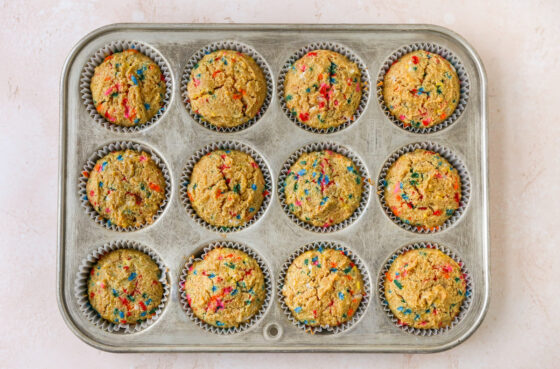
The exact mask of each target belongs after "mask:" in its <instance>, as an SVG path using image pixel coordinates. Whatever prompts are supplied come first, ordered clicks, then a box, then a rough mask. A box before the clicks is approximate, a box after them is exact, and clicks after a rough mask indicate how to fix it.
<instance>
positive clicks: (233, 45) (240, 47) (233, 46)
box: [181, 40, 274, 133]
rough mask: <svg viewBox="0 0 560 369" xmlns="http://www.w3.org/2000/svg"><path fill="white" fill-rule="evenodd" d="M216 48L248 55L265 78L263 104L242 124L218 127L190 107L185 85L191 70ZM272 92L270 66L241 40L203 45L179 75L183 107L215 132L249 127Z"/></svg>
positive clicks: (187, 82)
mask: <svg viewBox="0 0 560 369" xmlns="http://www.w3.org/2000/svg"><path fill="white" fill-rule="evenodd" d="M218 50H234V51H238V52H241V53H243V54H246V55H249V56H250V57H251V58H253V60H254V61H255V62H256V63H257V65H258V66H259V67H260V68H261V70H262V72H263V75H264V78H265V80H266V97H265V99H264V101H263V104H262V106H261V108H260V109H259V111H258V113H257V115H255V116H254V117H253V118H251V119H249V120H248V121H247V122H245V123H243V124H240V125H238V126H235V127H218V126H216V125H214V124H212V123H210V122H208V121H206V120H205V119H204V118H203V117H202V116H201V115H200V114H197V113H195V112H194V111H193V110H192V108H191V103H190V99H189V95H188V91H187V87H188V84H189V80H190V77H191V72H192V70H193V68H194V66H195V65H196V64H197V63H198V62H199V61H200V60H201V59H202V58H203V57H204V56H205V55H208V54H210V53H212V52H214V51H218ZM273 93H274V85H273V82H272V72H271V71H270V67H269V66H268V64H267V63H266V61H265V60H264V58H263V57H262V56H261V55H260V54H259V53H258V52H257V51H256V50H255V49H253V48H252V47H251V46H249V45H246V44H244V43H241V42H238V41H233V40H227V41H218V42H213V43H211V44H209V45H206V46H204V47H203V48H202V49H200V50H198V51H197V52H196V53H194V55H193V56H191V58H190V59H189V61H188V62H187V65H186V66H185V70H184V71H183V75H182V77H181V97H182V99H183V102H184V103H185V107H186V108H187V111H188V112H189V114H190V116H191V117H192V118H193V119H194V120H195V121H196V122H197V123H198V124H200V125H202V126H203V127H206V128H208V129H210V130H212V131H215V132H226V133H231V132H239V131H242V130H244V129H247V128H249V127H251V126H252V125H253V124H255V123H256V122H257V121H258V120H259V119H261V117H262V116H263V115H264V113H265V112H266V111H267V109H268V107H269V106H270V102H271V101H272V95H273Z"/></svg>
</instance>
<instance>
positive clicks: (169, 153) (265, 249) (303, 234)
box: [57, 24, 490, 353]
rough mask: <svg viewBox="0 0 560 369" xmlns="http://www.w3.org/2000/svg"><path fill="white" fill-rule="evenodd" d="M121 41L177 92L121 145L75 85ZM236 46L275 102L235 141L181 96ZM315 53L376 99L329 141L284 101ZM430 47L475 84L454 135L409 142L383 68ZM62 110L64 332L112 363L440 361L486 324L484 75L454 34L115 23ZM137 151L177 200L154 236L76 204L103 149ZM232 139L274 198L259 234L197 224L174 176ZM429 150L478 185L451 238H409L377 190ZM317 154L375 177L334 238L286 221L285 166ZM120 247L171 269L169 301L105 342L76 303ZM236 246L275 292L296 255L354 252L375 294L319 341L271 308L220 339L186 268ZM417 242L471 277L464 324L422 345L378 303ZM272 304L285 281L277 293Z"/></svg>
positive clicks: (73, 69)
mask: <svg viewBox="0 0 560 369" xmlns="http://www.w3.org/2000/svg"><path fill="white" fill-rule="evenodd" d="M115 40H132V41H141V42H143V43H146V44H147V45H150V46H151V47H153V48H154V49H155V50H157V51H158V52H159V53H161V55H162V56H163V58H164V59H165V61H166V62H167V63H168V64H169V66H170V68H171V74H172V80H173V91H171V101H170V103H169V107H168V109H167V110H166V111H165V112H164V114H163V116H162V117H161V118H160V119H159V121H158V122H156V123H155V124H153V125H151V126H150V127H148V128H146V129H144V130H140V131H138V132H132V133H119V132H114V131H112V130H110V129H107V128H105V127H103V126H102V125H99V124H97V123H95V121H94V120H93V119H92V118H91V116H90V114H89V113H88V112H87V109H86V107H85V105H84V104H83V101H82V97H81V95H80V75H81V73H82V70H83V68H84V65H86V63H87V62H88V61H89V59H90V58H91V56H92V55H93V54H94V53H95V52H96V51H97V50H99V49H101V48H102V47H103V46H104V45H106V44H108V43H110V42H112V41H115ZM223 40H234V41H238V42H241V43H243V44H246V45H249V46H250V47H252V48H254V49H255V50H256V51H257V52H258V53H259V54H260V55H262V57H263V58H264V60H265V61H266V63H267V64H268V65H269V66H270V70H271V71H272V78H273V83H274V89H273V90H274V95H273V96H272V101H271V103H270V106H269V107H268V109H267V110H266V111H265V112H264V114H263V115H262V117H261V119H259V120H258V121H257V122H256V123H255V124H253V125H252V126H250V127H249V128H247V129H244V130H241V131H239V132H233V133H227V132H216V131H212V130H209V129H207V128H205V127H204V126H202V125H201V124H199V123H197V122H196V121H195V120H193V118H192V117H191V116H190V115H189V113H188V111H187V109H186V107H185V103H184V101H183V98H182V96H181V91H180V81H181V78H182V74H183V71H184V70H185V66H186V63H187V62H188V61H189V59H190V58H191V56H192V55H193V54H194V53H196V52H197V51H199V50H200V49H201V48H203V47H204V46H205V45H208V44H211V43H213V42H217V41H223ZM315 42H331V43H334V44H339V45H343V46H345V47H346V48H348V49H349V50H351V51H352V52H353V53H355V54H356V55H357V56H358V57H359V58H360V59H361V60H362V61H363V62H364V63H365V64H366V67H367V69H368V74H369V83H370V86H369V98H368V103H367V105H366V107H365V109H364V111H363V113H362V114H361V116H360V117H359V118H358V119H357V120H356V121H355V122H353V123H352V124H350V125H349V126H348V127H347V128H345V129H342V130H340V131H338V132H335V133H328V134H325V133H313V132H309V131H306V130H304V129H302V128H300V127H298V126H297V125H296V124H294V123H293V122H292V121H291V120H290V119H289V118H288V117H287V116H286V115H285V114H284V112H283V111H282V109H281V106H280V105H281V104H280V102H279V97H278V95H277V84H278V76H279V73H280V71H281V69H282V67H283V65H284V64H285V62H286V61H287V60H288V59H289V58H290V57H291V56H292V55H293V54H294V52H296V51H297V50H299V49H301V48H302V47H305V46H306V45H309V44H311V43H315ZM418 42H429V43H434V44H437V45H440V46H442V47H444V48H446V49H448V50H450V51H451V52H452V53H453V54H454V55H455V56H457V57H458V58H459V59H460V61H461V62H462V64H463V66H464V68H465V70H466V72H467V74H468V77H469V84H470V96H469V101H468V104H467V105H466V107H465V110H464V112H463V113H462V114H461V116H460V117H459V118H458V120H457V121H456V122H455V123H454V124H452V125H450V126H449V127H447V128H445V129H442V130H440V131H438V132H435V133H430V134H420V133H413V132H409V131H405V130H403V129H401V128H399V127H397V126H396V125H395V124H394V123H392V122H391V121H390V120H389V119H388V118H387V116H386V115H385V114H384V112H383V110H382V107H381V106H380V105H379V103H378V101H377V96H376V86H375V85H373V86H372V85H371V84H372V83H373V84H375V81H376V79H377V76H378V74H379V72H380V69H381V67H382V65H383V63H384V62H385V61H386V60H387V58H388V57H389V56H390V55H391V54H392V53H393V52H394V51H395V50H397V49H399V48H400V47H402V46H405V45H410V44H414V43H418ZM60 87H61V100H60V155H59V158H60V163H59V202H58V218H59V228H58V258H57V296H58V304H59V308H60V311H61V313H62V315H63V317H64V320H65V321H66V323H67V325H68V327H69V328H70V329H71V330H72V331H73V332H74V333H75V334H76V335H77V336H78V337H79V338H80V339H82V340H83V341H85V342H86V343H88V344H90V345H92V346H94V347H96V348H99V349H102V350H107V351H114V352H148V351H152V352H155V351H161V352H189V351H191V352H192V351H195V352H196V351H198V352H200V351H215V352H254V351H281V352H289V351H293V352H318V351H322V352H410V353H415V352H434V351H441V350H445V349H449V348H451V347H454V346H455V345H457V344H459V343H461V342H463V341H464V340H465V339H467V338H468V337H469V336H470V335H471V334H472V333H473V332H474V331H475V330H476V328H477V327H478V326H479V325H480V323H481V321H482V320H483V318H484V315H485V313H486V310H487V307H488V301H489V294H490V286H489V278H490V271H489V233H488V208H489V207H488V173H487V113H486V111H487V108H486V104H487V102H486V93H487V92H486V76H485V72H484V67H483V66H482V63H481V61H480V59H479V57H478V56H477V54H476V52H475V51H474V50H473V49H472V47H471V46H470V45H469V44H468V43H467V42H466V41H465V40H464V39H463V38H462V37H460V36H459V35H457V34H455V33H454V32H452V31H449V30H447V29H444V28H441V27H437V26H432V25H196V24H115V25H110V26H106V27H103V28H100V29H98V30H96V31H94V32H92V33H90V34H89V35H87V36H86V37H84V38H83V39H82V40H81V41H80V42H79V43H78V44H77V45H76V46H75V47H74V49H73V50H72V52H71V53H70V55H69V57H68V59H67V60H66V63H65V65H64V70H63V72H62V79H61V86H60ZM123 140H126V141H132V142H138V143H141V144H143V145H146V146H148V147H150V148H152V149H154V150H155V151H156V152H157V153H158V154H159V155H160V156H161V158H162V159H163V160H164V162H165V163H166V165H167V167H168V168H169V171H170V174H171V187H172V188H171V199H170V202H169V203H168V204H167V206H166V208H165V210H164V212H163V214H162V215H161V216H160V217H159V218H158V219H157V220H156V221H155V223H154V224H152V225H149V226H147V227H144V228H142V229H140V230H137V231H133V232H117V231H114V230H110V229H107V228H104V227H101V226H100V225H98V224H96V223H95V222H94V221H92V219H91V218H90V217H89V215H88V214H87V213H86V211H84V209H83V208H82V206H81V199H80V197H79V194H78V182H79V176H80V175H81V173H80V172H81V170H82V167H83V165H84V163H85V162H86V161H87V159H88V158H89V157H90V156H91V154H92V153H93V152H94V151H95V150H97V149H98V148H99V147H101V146H104V145H106V144H108V143H111V142H116V141H123ZM225 140H231V141H238V142H241V143H244V144H246V145H248V146H250V147H251V148H253V149H254V150H255V151H257V152H258V153H259V154H261V155H262V157H263V158H264V160H265V162H266V163H267V164H268V166H269V168H270V170H271V175H272V182H273V188H272V189H270V190H269V191H270V193H271V194H270V195H269V196H272V198H271V201H270V205H269V206H268V208H267V209H266V211H265V213H264V214H263V215H262V216H261V217H260V218H259V219H258V220H257V221H256V222H255V223H254V224H252V225H251V226H249V227H247V228H245V229H242V230H240V231H237V232H231V233H218V232H215V231H212V230H210V229H207V228H205V227H202V226H200V225H199V224H197V223H196V221H195V220H194V219H193V218H192V217H191V216H190V215H189V214H188V213H187V210H186V208H185V206H184V205H183V204H182V203H181V199H180V188H181V187H180V186H182V183H180V176H181V173H182V171H183V168H184V167H185V165H186V163H187V161H188V160H189V158H191V157H192V155H193V154H194V153H195V152H196V151H198V150H199V149H201V148H203V147H204V146H205V145H208V144H212V143H214V142H218V141H225ZM426 141H430V142H435V143H438V144H441V145H443V146H445V147H447V148H449V149H450V150H452V152H453V153H454V154H455V155H457V156H458V157H459V158H460V159H461V161H462V162H463V163H464V164H465V166H466V168H467V170H468V173H469V175H470V181H471V197H470V200H469V203H468V204H467V207H466V209H465V211H464V213H463V214H462V215H461V217H460V219H458V220H457V221H456V222H454V224H453V225H452V226H450V227H449V228H447V229H445V230H443V231H440V232H436V233H432V234H419V233H413V232H409V231H407V230H405V229H402V228H401V227H399V226H398V225H396V224H394V223H393V222H392V221H391V220H390V219H389V217H388V216H387V215H386V214H385V213H384V210H383V208H382V207H381V204H380V202H379V198H378V195H377V191H376V183H377V179H378V176H379V174H380V171H381V168H382V166H383V164H384V163H385V161H386V159H387V158H388V157H389V156H390V155H391V154H392V153H393V152H395V151H396V150H398V149H399V148H401V147H403V146H405V145H408V144H411V143H415V142H426ZM314 142H333V143H336V144H338V145H341V146H344V147H346V148H347V149H349V150H351V151H352V153H354V154H355V155H357V156H358V157H359V158H361V159H362V160H363V163H364V164H365V166H366V168H367V172H368V174H369V176H370V177H369V183H370V184H368V185H371V188H370V192H371V193H370V196H369V200H368V203H367V204H366V207H365V209H364V211H363V212H362V214H361V215H360V216H359V217H358V218H357V219H356V220H355V221H354V222H353V223H352V224H350V225H349V226H348V227H346V228H344V229H341V230H339V231H335V232H327V233H320V232H313V231H310V230H306V229H304V228H302V227H300V226H298V225H297V224H296V223H294V222H293V221H292V220H291V219H290V218H289V217H288V216H287V215H286V214H285V213H284V211H283V210H282V206H281V204H280V202H279V198H278V192H277V180H278V176H279V174H280V171H281V170H282V166H283V164H284V162H285V161H286V160H287V159H288V158H289V157H290V155H291V154H292V153H294V152H296V151H297V150H298V149H299V148H301V147H303V146H305V145H308V144H310V143H314ZM115 240H132V241H137V242H140V243H142V244H144V245H146V246H147V247H149V248H151V249H153V250H154V251H155V252H156V253H157V254H158V255H159V256H160V257H161V259H162V260H163V262H164V263H165V265H166V266H167V268H168V269H169V276H170V278H171V294H170V299H169V301H168V302H167V304H166V307H165V309H164V311H163V313H162V314H161V316H159V318H158V319H157V321H155V322H154V324H152V325H150V327H148V328H147V329H144V330H141V331H139V332H136V333H132V334H116V333H109V332H106V331H103V330H101V329H99V328H98V327H96V326H95V325H93V324H92V323H91V322H90V321H89V320H88V319H87V317H86V316H85V315H84V314H83V313H82V312H81V311H80V309H79V305H78V302H77V301H76V298H75V296H74V287H75V280H76V275H77V273H78V270H79V267H80V264H81V262H82V260H83V259H84V258H85V257H86V256H87V255H88V254H90V253H91V252H92V251H93V250H95V249H97V248H99V247H100V246H102V245H103V244H105V243H108V242H111V241H115ZM219 240H231V241H236V242H240V243H242V244H245V245H247V246H249V247H250V248H252V249H254V250H255V251H256V252H257V253H258V254H259V255H261V256H262V257H263V259H264V261H265V263H266V264H267V265H268V266H269V267H270V272H271V273H272V277H273V279H274V280H276V278H277V276H278V274H279V273H280V270H281V268H282V265H283V264H284V263H285V262H286V260H287V259H288V258H289V257H290V255H291V254H292V253H293V252H294V251H296V250H297V249H298V248H300V247H302V246H304V245H306V244H308V243H311V242H314V241H333V242H336V243H339V244H341V245H343V246H345V247H347V248H349V249H351V250H353V251H354V252H356V254H357V255H358V256H359V257H360V258H361V259H362V260H363V262H364V264H365V267H366V268H367V270H368V272H369V276H364V277H365V278H370V283H371V285H372V289H371V290H372V294H371V295H370V296H367V297H366V298H367V299H369V303H368V305H367V309H366V311H365V313H364V314H363V316H362V317H361V318H360V320H359V321H358V322H356V324H354V325H353V326H352V327H351V329H348V330H345V331H343V332H341V333H338V334H330V335H329V334H322V335H313V334H309V333H306V332H304V331H302V330H301V329H299V328H298V327H297V326H295V325H294V324H293V323H292V322H290V320H289V319H288V317H287V316H286V314H285V313H284V312H283V311H282V309H281V307H280V305H279V302H278V301H277V299H276V298H273V300H272V301H271V303H270V306H269V307H268V309H267V311H266V312H265V313H264V315H263V318H262V319H261V320H260V321H258V322H257V323H256V324H254V325H253V326H251V328H250V329H248V330H246V331H243V332H241V333H237V334H231V335H218V334H215V333H211V332H208V331H205V330H203V329H201V328H200V327H198V326H197V325H196V324H194V323H193V322H192V321H191V320H190V319H189V317H188V316H187V314H186V313H185V312H184V311H183V309H182V308H181V304H180V297H179V277H180V273H181V270H182V268H183V266H184V264H185V262H186V261H187V258H188V257H189V256H191V255H192V254H195V253H197V252H200V251H201V249H202V247H203V246H204V245H206V244H208V243H210V242H213V241H219ZM415 242H436V243H438V244H440V245H443V246H446V247H448V248H450V249H452V250H454V251H455V252H456V253H457V254H458V255H460V257H461V259H462V260H463V261H464V262H465V265H466V266H467V267H468V269H469V272H470V276H471V279H472V286H473V291H472V301H471V303H470V306H469V308H468V310H467V311H466V314H465V315H464V317H463V318H462V319H461V321H460V322H459V323H458V324H457V325H456V326H455V327H453V328H452V329H450V330H448V331H447V332H445V333H442V334H437V335H433V336H424V337H419V336H416V335H412V334H409V333H407V332H404V331H403V330H402V329H400V328H398V327H397V326H395V325H394V324H393V323H392V322H391V321H390V320H389V318H388V317H387V314H386V313H385V312H384V311H383V307H382V306H381V305H380V303H379V299H378V296H377V288H375V286H376V283H377V278H378V275H379V273H380V271H381V269H382V268H383V265H384V263H385V261H386V260H387V258H388V257H389V256H391V254H393V252H394V251H395V250H397V249H398V248H400V247H402V246H404V245H407V244H411V243H415ZM272 288H273V291H271V292H272V296H276V294H277V291H276V289H277V288H278V286H277V283H276V282H274V283H272Z"/></svg>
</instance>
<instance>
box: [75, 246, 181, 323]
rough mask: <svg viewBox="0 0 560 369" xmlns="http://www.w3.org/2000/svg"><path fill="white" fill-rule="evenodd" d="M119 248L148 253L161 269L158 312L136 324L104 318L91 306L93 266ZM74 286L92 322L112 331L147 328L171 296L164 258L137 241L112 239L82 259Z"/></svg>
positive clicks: (81, 309) (86, 314)
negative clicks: (90, 292)
mask: <svg viewBox="0 0 560 369" xmlns="http://www.w3.org/2000/svg"><path fill="white" fill-rule="evenodd" d="M119 249H130V250H137V251H141V252H143V253H145V254H147V255H148V256H150V258H152V260H153V261H154V262H155V263H156V264H157V265H158V267H159V270H160V271H161V277H160V279H159V281H160V282H161V284H162V286H163V296H162V298H161V302H160V304H159V305H158V308H157V310H156V314H155V315H154V316H153V317H151V318H149V319H146V320H144V321H142V322H139V323H136V324H120V323H119V324H115V323H113V322H110V321H108V320H106V319H104V318H102V317H101V315H99V313H98V312H97V311H95V309H94V308H93V307H92V306H91V304H90V302H89V298H88V281H89V276H90V271H91V268H93V266H94V265H95V263H97V262H98V261H99V259H101V257H103V256H104V255H105V254H107V253H109V252H111V251H115V250H119ZM74 286H75V287H74V296H75V297H76V300H77V302H78V305H79V309H80V311H81V312H82V313H83V314H84V315H85V316H86V318H87V319H88V320H89V321H90V322H91V323H93V324H94V325H95V326H97V327H98V328H99V329H102V330H104V331H106V332H110V333H135V332H139V331H141V330H143V329H146V328H148V327H149V326H151V325H152V324H154V322H155V321H156V320H157V318H158V317H159V316H160V315H161V313H162V312H163V309H164V308H165V304H166V303H167V300H168V298H169V293H170V291H171V286H170V284H169V276H168V269H167V267H166V266H165V264H164V263H163V260H162V259H161V258H160V257H159V256H158V255H157V254H156V253H155V252H154V251H153V250H152V249H150V248H149V247H147V246H144V245H142V244H140V243H138V242H136V241H124V240H119V241H111V242H109V243H106V244H105V245H103V246H101V247H99V248H98V249H96V250H95V251H93V252H92V253H90V254H89V255H88V256H87V257H86V258H85V259H84V260H82V263H81V264H80V266H79V268H78V273H77V274H76V280H75V282H74Z"/></svg>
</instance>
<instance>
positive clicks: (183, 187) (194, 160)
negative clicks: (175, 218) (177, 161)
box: [179, 141, 273, 233]
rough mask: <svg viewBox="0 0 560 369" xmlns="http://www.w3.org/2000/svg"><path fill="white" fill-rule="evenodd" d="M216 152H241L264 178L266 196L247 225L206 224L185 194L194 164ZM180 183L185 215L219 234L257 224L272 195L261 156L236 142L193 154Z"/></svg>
mask: <svg viewBox="0 0 560 369" xmlns="http://www.w3.org/2000/svg"><path fill="white" fill-rule="evenodd" d="M216 150H237V151H241V152H243V153H245V154H247V155H249V156H250V157H252V158H253V160H254V161H255V162H256V163H257V164H258V166H259V169H260V170H261V172H262V175H263V178H264V188H265V191H268V194H266V195H265V196H264V198H263V202H262V204H261V207H260V208H259V210H258V211H257V213H256V214H255V215H254V216H253V217H252V218H251V219H250V220H249V221H248V222H247V223H245V224H243V225H240V226H235V227H219V226H215V225H212V224H210V223H208V222H207V221H205V220H204V219H202V218H201V217H200V216H199V215H198V214H197V213H196V211H195V210H194V208H193V207H192V204H191V200H190V199H189V196H188V194H187V188H188V185H189V183H190V180H191V175H192V171H193V168H194V166H195V165H196V163H198V162H199V160H200V159H201V158H202V157H203V156H205V155H206V154H209V153H211V152H212V151H216ZM180 183H181V185H180V191H179V192H180V197H181V202H182V203H183V205H184V206H185V208H186V209H187V213H189V214H190V216H191V217H192V218H193V219H194V220H195V221H196V223H198V225H200V226H202V227H205V228H206V229H209V230H211V231H214V232H220V233H230V232H237V231H240V230H242V229H245V228H247V227H249V226H251V225H252V224H254V223H255V222H257V221H258V220H259V219H260V218H261V217H262V216H263V215H264V213H265V212H266V210H267V209H268V206H269V205H270V200H271V197H272V194H273V182H272V176H271V174H270V170H269V169H268V165H267V164H266V162H265V161H264V159H263V157H262V156H261V154H259V153H258V152H257V151H256V150H254V149H253V148H251V147H250V146H248V145H246V144H244V143H241V142H237V141H220V142H215V143H211V144H208V145H206V146H204V147H203V148H202V149H200V150H198V151H197V152H196V153H194V155H193V156H192V157H191V158H190V159H189V161H188V162H187V164H186V165H185V168H184V169H183V173H182V174H181V178H180Z"/></svg>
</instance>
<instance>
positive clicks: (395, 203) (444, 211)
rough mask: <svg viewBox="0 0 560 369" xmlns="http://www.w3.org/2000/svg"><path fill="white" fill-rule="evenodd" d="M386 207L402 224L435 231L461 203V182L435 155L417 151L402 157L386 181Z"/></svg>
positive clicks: (453, 170)
mask: <svg viewBox="0 0 560 369" xmlns="http://www.w3.org/2000/svg"><path fill="white" fill-rule="evenodd" d="M385 203H386V204H387V206H389V208H390V209H391V211H392V212H393V214H395V215H396V216H397V217H398V218H399V219H400V220H401V221H403V222H404V223H406V224H410V225H412V226H416V227H420V228H424V229H434V228H435V227H439V226H441V225H442V224H443V223H445V221H446V220H447V219H449V218H450V217H451V216H452V215H453V213H454V212H455V210H457V209H458V208H459V205H460V203H461V178H460V177H459V173H458V172H457V170H456V169H455V168H453V167H452V166H451V164H449V162H448V161H447V160H445V159H444V158H443V157H442V156H441V155H439V154H438V153H435V152H433V151H428V150H423V149H417V150H414V151H413V152H409V153H406V154H403V155H402V156H400V157H399V158H398V159H397V161H395V162H394V163H393V165H391V167H390V168H389V170H388V171H387V175H386V177H385Z"/></svg>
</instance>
